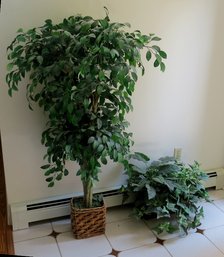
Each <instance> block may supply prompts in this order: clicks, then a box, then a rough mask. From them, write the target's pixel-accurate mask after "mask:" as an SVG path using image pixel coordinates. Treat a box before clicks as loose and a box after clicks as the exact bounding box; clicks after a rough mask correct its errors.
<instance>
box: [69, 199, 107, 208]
mask: <svg viewBox="0 0 224 257" xmlns="http://www.w3.org/2000/svg"><path fill="white" fill-rule="evenodd" d="M82 198H83V197H82V196H77V197H72V198H71V201H70V205H71V209H72V210H75V211H79V212H89V211H91V212H92V211H94V210H100V209H105V208H106V206H105V203H104V200H102V206H98V207H90V208H78V207H75V206H74V204H73V201H74V200H77V199H82Z"/></svg>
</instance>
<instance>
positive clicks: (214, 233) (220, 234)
mask: <svg viewBox="0 0 224 257" xmlns="http://www.w3.org/2000/svg"><path fill="white" fill-rule="evenodd" d="M204 235H205V236H206V237H207V238H208V239H209V240H210V241H212V242H213V244H215V245H216V247H217V248H219V249H220V250H221V251H222V252H223V253H224V226H221V227H217V228H212V229H207V230H205V231H204Z"/></svg>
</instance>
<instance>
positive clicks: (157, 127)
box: [0, 0, 224, 203]
mask: <svg viewBox="0 0 224 257" xmlns="http://www.w3.org/2000/svg"><path fill="white" fill-rule="evenodd" d="M103 6H107V7H108V9H109V11H110V17H111V19H112V20H114V21H121V22H130V23H131V24H132V28H133V29H140V30H142V31H143V32H145V33H149V32H154V33H156V34H158V35H159V36H161V37H162V38H163V40H162V41H161V43H160V45H161V46H162V47H163V48H164V49H165V50H166V51H167V53H168V57H169V58H168V60H167V70H166V72H165V73H164V74H162V73H160V72H159V71H158V70H155V69H153V68H152V65H151V64H149V65H148V64H147V65H146V66H147V71H146V75H145V76H144V77H143V78H141V79H140V80H139V82H138V87H137V89H136V92H135V95H134V97H133V101H134V112H133V113H131V114H130V115H128V119H129V121H130V122H131V127H130V130H131V131H132V132H134V140H135V142H136V144H135V150H140V151H144V152H146V153H148V154H149V155H150V156H151V157H152V158H153V159H154V158H158V157H160V156H162V155H172V153H173V148H174V147H181V148H183V160H184V161H187V162H192V161H193V160H194V159H196V160H198V161H199V162H200V163H202V164H203V167H204V168H206V169H210V168H216V167H221V166H224V158H223V157H224V115H223V114H222V110H224V101H223V95H224V88H223V74H224V73H223V71H222V62H223V59H224V58H223V57H224V50H223V45H224V42H223V41H224V33H223V23H224V18H223V15H222V13H221V10H223V7H224V2H223V0H197V1H195V0H138V1H135V0H122V1H121V0H64V1H61V0H38V1H36V0H3V1H2V10H1V15H0V38H1V39H0V40H1V41H0V42H1V48H0V77H1V80H0V81H1V87H0V103H1V106H0V129H1V134H2V144H3V154H4V165H5V173H6V184H7V194H8V201H9V203H12V202H17V201H23V200H29V199H37V198H42V197H46V196H50V195H60V194H62V193H71V192H73V191H80V190H81V185H80V182H79V178H76V177H75V175H74V174H75V172H71V174H70V176H68V177H67V178H66V179H65V180H63V181H62V182H60V183H58V184H57V185H56V186H55V187H54V188H53V189H48V188H47V184H46V183H45V182H44V177H43V176H42V174H41V171H40V168H39V167H40V166H41V165H42V164H43V161H42V156H43V155H44V153H45V149H44V148H43V146H41V144H40V135H41V131H42V130H43V128H44V124H45V117H44V115H43V113H42V112H41V111H40V110H38V108H35V111H34V112H31V111H29V109H28V108H27V103H26V98H25V88H24V87H23V86H22V85H21V90H20V91H19V92H18V93H17V94H15V96H14V97H13V98H12V99H10V98H9V97H8V96H7V87H6V84H5V82H4V81H5V74H6V70H5V66H6V63H7V60H6V47H7V46H8V45H9V43H10V42H11V40H12V39H13V38H14V36H15V31H16V30H17V29H18V28H19V27H23V28H30V27H33V26H38V25H41V24H42V22H43V21H44V20H45V19H47V18H51V19H53V20H54V21H60V20H61V19H62V18H64V17H67V16H70V15H73V14H77V13H81V14H85V15H91V16H94V17H96V18H98V17H103V16H104V10H103ZM69 166H70V167H72V165H71V164H70V165H69ZM72 168H74V169H76V168H77V167H72ZM101 178H102V180H101V182H100V183H99V184H97V185H96V186H97V187H98V188H102V187H108V186H113V185H119V184H121V183H122V182H123V181H124V177H123V176H122V171H121V169H120V167H118V166H117V165H116V164H110V165H109V166H108V167H106V168H104V169H103V173H102V175H101Z"/></svg>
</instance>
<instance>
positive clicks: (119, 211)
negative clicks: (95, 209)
mask: <svg viewBox="0 0 224 257" xmlns="http://www.w3.org/2000/svg"><path fill="white" fill-rule="evenodd" d="M131 213H132V208H131V207H128V206H121V207H113V208H108V209H107V216H106V222H107V223H110V222H115V221H120V220H124V219H129V218H130V216H131Z"/></svg>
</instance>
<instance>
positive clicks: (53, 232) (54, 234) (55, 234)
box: [48, 230, 61, 238]
mask: <svg viewBox="0 0 224 257" xmlns="http://www.w3.org/2000/svg"><path fill="white" fill-rule="evenodd" d="M60 234H61V233H58V232H56V231H54V230H53V231H52V232H51V233H50V234H49V235H48V236H52V237H53V238H57V236H58V235H60Z"/></svg>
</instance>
